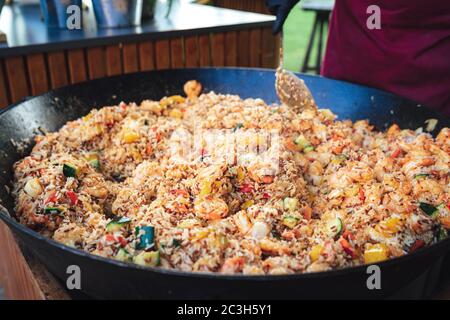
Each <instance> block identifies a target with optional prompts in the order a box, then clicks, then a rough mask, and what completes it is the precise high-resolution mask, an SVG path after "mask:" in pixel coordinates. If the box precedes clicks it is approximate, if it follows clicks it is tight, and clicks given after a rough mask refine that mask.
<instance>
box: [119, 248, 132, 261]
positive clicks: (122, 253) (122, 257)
mask: <svg viewBox="0 0 450 320" xmlns="http://www.w3.org/2000/svg"><path fill="white" fill-rule="evenodd" d="M115 259H116V260H119V261H123V262H128V261H130V259H131V255H130V253H129V252H128V251H127V250H125V249H124V248H120V249H119V251H118V252H117V254H116V256H115Z"/></svg>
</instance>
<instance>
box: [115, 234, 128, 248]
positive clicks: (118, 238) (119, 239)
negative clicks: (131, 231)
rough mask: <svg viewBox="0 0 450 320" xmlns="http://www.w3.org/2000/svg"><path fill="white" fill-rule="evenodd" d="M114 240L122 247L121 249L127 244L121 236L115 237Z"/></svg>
mask: <svg viewBox="0 0 450 320" xmlns="http://www.w3.org/2000/svg"><path fill="white" fill-rule="evenodd" d="M116 240H117V242H119V244H120V245H121V246H122V247H125V246H126V245H127V244H128V243H127V240H125V238H124V237H122V236H117V237H116Z"/></svg>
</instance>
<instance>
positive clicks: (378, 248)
mask: <svg viewBox="0 0 450 320" xmlns="http://www.w3.org/2000/svg"><path fill="white" fill-rule="evenodd" d="M388 258H389V248H388V247H387V246H386V245H385V244H383V243H377V244H373V245H369V247H368V248H367V249H366V250H365V251H364V263H366V264H373V263H377V262H381V261H384V260H387V259H388Z"/></svg>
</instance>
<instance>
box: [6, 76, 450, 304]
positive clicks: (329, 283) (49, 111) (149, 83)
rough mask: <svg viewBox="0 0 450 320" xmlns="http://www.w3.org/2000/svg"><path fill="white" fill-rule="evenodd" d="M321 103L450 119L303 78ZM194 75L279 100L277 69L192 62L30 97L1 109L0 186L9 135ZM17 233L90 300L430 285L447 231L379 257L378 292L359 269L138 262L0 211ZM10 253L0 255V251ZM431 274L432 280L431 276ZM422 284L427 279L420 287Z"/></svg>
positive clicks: (388, 118)
mask: <svg viewBox="0 0 450 320" xmlns="http://www.w3.org/2000/svg"><path fill="white" fill-rule="evenodd" d="M304 78H305V80H306V83H307V85H308V86H309V88H310V89H311V91H312V92H313V94H314V96H315V98H316V101H317V103H318V105H319V106H320V107H322V108H331V109H332V110H333V111H335V112H336V113H337V114H338V115H339V117H340V118H341V119H346V118H349V119H352V120H357V119H370V121H371V122H372V123H373V124H374V125H376V126H377V127H378V128H380V129H384V128H386V126H388V125H389V124H391V123H394V122H395V123H398V124H399V125H400V126H401V127H403V128H413V129H415V128H418V127H420V126H423V125H424V121H425V120H427V119H429V118H437V119H439V125H438V128H437V129H436V131H437V130H439V129H440V128H441V127H443V126H447V127H450V121H449V119H447V118H445V117H443V116H439V115H436V114H434V113H433V112H431V111H429V110H428V109H426V108H424V107H420V106H418V105H417V104H415V103H413V102H411V101H408V100H405V99H402V98H399V97H396V96H393V95H391V94H388V93H384V92H381V91H378V90H374V89H370V88H365V87H361V86H357V85H352V84H348V83H344V82H339V81H333V80H328V79H323V78H320V77H312V76H304ZM191 79H197V80H199V81H201V82H202V83H203V85H204V87H205V91H210V90H214V91H216V92H220V93H233V94H239V95H240V96H241V97H244V98H245V97H260V98H263V99H264V100H266V101H267V102H269V103H273V102H276V100H277V99H276V96H275V92H274V73H273V71H268V70H248V69H192V70H189V69H188V70H172V71H158V72H149V73H137V74H131V75H126V76H120V77H114V78H107V79H101V80H95V81H91V82H87V83H83V84H79V85H74V86H70V87H66V88H62V89H59V90H56V91H53V92H50V93H47V94H45V95H42V96H39V97H35V98H31V99H28V100H26V101H24V102H21V103H19V104H17V105H15V106H12V107H10V108H8V109H7V110H6V111H4V112H3V113H2V114H1V115H0V168H1V170H2V171H3V172H2V174H1V175H0V185H1V186H3V185H5V184H10V181H11V179H12V171H11V169H12V166H13V163H14V162H15V161H17V160H18V159H20V158H21V157H22V154H20V153H19V152H18V151H17V150H16V148H15V147H14V146H13V145H12V143H11V139H13V140H15V141H20V140H21V139H27V138H30V137H32V136H33V135H34V134H35V133H36V132H37V130H38V128H39V127H43V128H45V129H47V130H50V131H52V130H57V129H58V128H60V127H61V126H62V125H63V124H64V123H65V122H67V121H69V120H72V119H76V118H79V117H80V116H82V115H84V114H86V113H88V112H89V111H90V109H91V108H93V107H101V106H104V105H111V104H117V103H118V102H120V100H124V101H136V102H140V101H141V100H143V99H147V98H150V99H159V98H161V97H163V96H165V95H173V94H180V93H182V86H183V84H184V82H185V81H187V80H191ZM0 198H1V201H2V204H3V206H4V207H5V208H6V209H7V210H8V211H9V212H10V213H11V215H13V214H14V210H13V199H12V198H11V196H10V195H9V194H8V193H7V192H5V191H4V189H3V188H2V189H1V191H0ZM0 218H1V219H2V220H3V221H4V222H6V224H7V225H9V227H10V228H11V229H12V230H13V232H14V233H15V234H16V236H17V237H18V238H19V239H20V240H21V241H22V242H23V243H24V244H25V246H27V247H28V248H30V249H31V250H32V251H33V252H34V253H35V254H36V256H37V257H38V258H39V259H40V260H41V261H42V262H43V263H44V264H45V265H46V266H47V267H48V269H49V270H50V271H51V272H53V273H54V274H55V275H56V276H57V277H58V278H59V279H61V280H62V281H63V282H65V279H66V278H67V277H68V274H67V273H66V271H67V267H68V266H70V265H77V266H79V267H80V268H81V285H82V291H83V292H84V293H85V294H88V295H90V296H92V297H96V298H275V299H276V298H291V299H295V298H320V297H337V298H346V297H353V298H374V297H389V296H392V295H393V294H394V293H396V294H398V292H399V290H400V289H402V288H403V290H402V291H400V292H403V293H404V292H409V293H414V294H413V295H409V296H410V297H411V296H413V297H419V296H421V295H423V294H426V292H427V290H428V289H427V288H430V287H434V284H435V283H436V281H434V280H435V278H436V275H437V274H438V273H436V270H437V271H439V269H440V267H441V261H442V259H443V258H444V256H445V255H446V254H447V252H448V251H449V250H450V239H447V240H445V241H442V242H441V243H438V244H435V245H433V246H431V247H429V248H426V249H424V250H419V251H418V252H416V253H414V254H411V255H407V256H404V257H402V258H398V259H393V260H390V261H387V262H384V263H381V264H380V265H379V266H380V267H381V284H382V289H381V290H369V289H368V288H367V284H366V281H367V278H368V276H369V275H368V274H367V272H366V267H364V266H362V267H357V268H351V269H345V270H339V271H332V272H325V273H317V274H298V275H289V276H255V277H249V276H224V275H215V274H198V273H197V274H194V273H185V272H178V271H167V270H162V269H154V268H141V267H138V266H135V265H130V264H125V263H121V262H117V261H112V260H108V259H104V258H100V257H97V256H93V255H90V254H88V253H85V252H82V251H79V250H76V249H72V248H69V247H66V246H64V245H62V244H59V243H56V242H54V241H52V240H49V239H47V238H44V237H42V236H40V235H39V234H37V233H36V232H34V231H31V230H30V229H28V228H26V227H24V226H22V225H20V224H18V223H17V222H16V221H15V220H14V219H13V218H11V217H9V216H7V213H5V212H4V213H3V214H1V213H0ZM5 258H7V257H2V259H5ZM433 279H434V280H433ZM427 284H428V286H427Z"/></svg>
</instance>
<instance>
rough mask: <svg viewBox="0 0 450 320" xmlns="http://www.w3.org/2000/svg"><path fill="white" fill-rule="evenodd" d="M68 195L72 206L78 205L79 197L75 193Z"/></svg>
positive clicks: (69, 192) (68, 192)
mask: <svg viewBox="0 0 450 320" xmlns="http://www.w3.org/2000/svg"><path fill="white" fill-rule="evenodd" d="M66 195H67V197H68V198H69V200H70V203H71V204H73V205H74V206H76V205H77V204H78V196H77V194H76V193H75V192H73V191H67V192H66Z"/></svg>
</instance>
